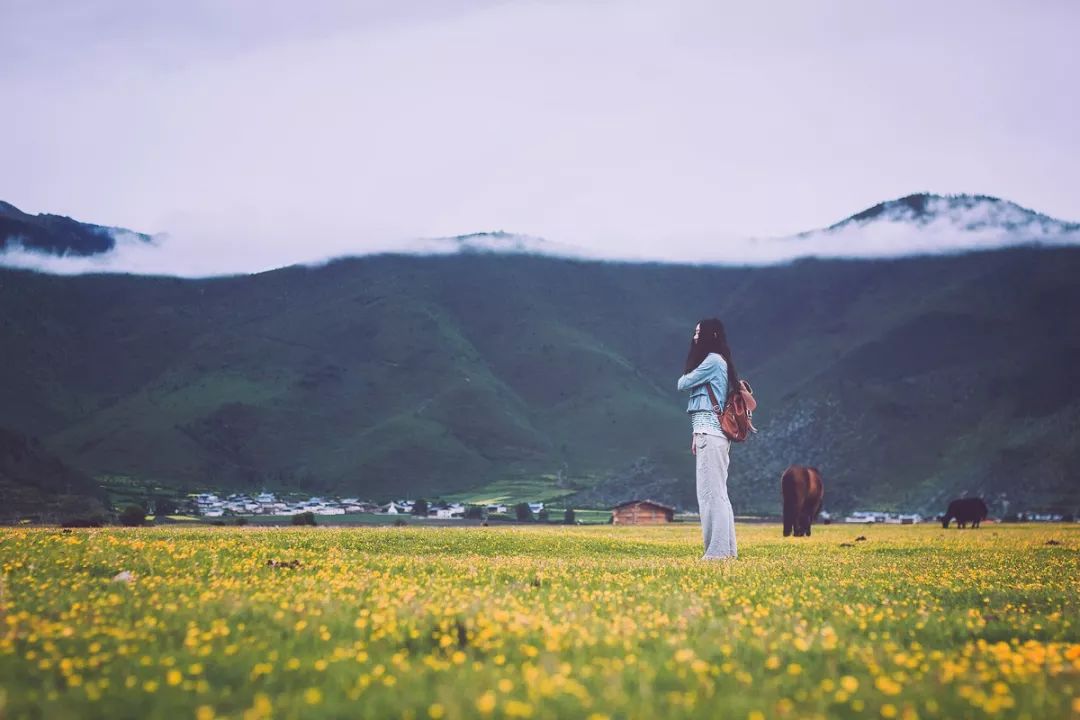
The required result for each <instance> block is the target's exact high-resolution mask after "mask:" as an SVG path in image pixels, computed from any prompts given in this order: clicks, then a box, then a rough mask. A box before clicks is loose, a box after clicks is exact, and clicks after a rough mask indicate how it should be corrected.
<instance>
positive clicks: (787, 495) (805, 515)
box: [780, 465, 825, 537]
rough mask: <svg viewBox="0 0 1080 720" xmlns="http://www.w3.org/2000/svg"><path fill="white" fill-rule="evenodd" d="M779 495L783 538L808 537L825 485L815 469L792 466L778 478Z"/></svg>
mask: <svg viewBox="0 0 1080 720" xmlns="http://www.w3.org/2000/svg"><path fill="white" fill-rule="evenodd" d="M780 494H781V495H782V496H783V498H784V537H787V536H789V535H791V533H792V531H794V533H795V537H802V536H803V535H810V525H811V524H812V523H813V522H814V518H815V517H817V514H818V511H819V510H821V501H822V499H823V498H824V497H825V483H823V482H822V480H821V473H820V472H818V469H817V468H812V467H806V466H804V465H792V466H791V467H789V468H788V469H787V470H785V471H784V474H783V475H782V476H781V477H780Z"/></svg>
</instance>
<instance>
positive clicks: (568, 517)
mask: <svg viewBox="0 0 1080 720" xmlns="http://www.w3.org/2000/svg"><path fill="white" fill-rule="evenodd" d="M562 521H563V522H564V523H565V524H567V525H574V524H575V523H577V517H576V516H575V515H574V508H569V507H568V508H566V512H564V513H563V516H562Z"/></svg>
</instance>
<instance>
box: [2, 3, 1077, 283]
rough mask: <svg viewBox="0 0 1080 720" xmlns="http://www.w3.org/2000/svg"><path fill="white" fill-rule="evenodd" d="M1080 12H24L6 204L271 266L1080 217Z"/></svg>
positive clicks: (6, 115) (170, 7)
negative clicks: (468, 236)
mask: <svg viewBox="0 0 1080 720" xmlns="http://www.w3.org/2000/svg"><path fill="white" fill-rule="evenodd" d="M1078 30H1080V2H1075V1H1073V0H1060V1H1053V0H1044V1H1039V0H1034V1H1030V2H1020V1H1017V2H993V1H990V2H986V1H984V2H967V1H956V2H953V1H946V2H941V1H940V0H939V1H937V2H925V1H921V0H920V1H917V2H904V3H894V2H868V1H867V0H831V1H825V0H790V1H789V2H769V1H764V2H739V3H735V2H732V3H724V2H715V1H713V2H678V1H677V0H664V1H661V2H617V1H614V0H612V1H610V2H555V1H549V2H526V1H522V2H459V3H448V2H438V1H434V0H427V1H419V0H417V1H412V0H386V1H385V2H366V3H365V2H346V1H344V0H341V1H337V2H309V3H281V2H273V1H268V0H227V1H222V0H186V1H185V2H173V1H172V0H168V1H165V2H161V1H158V2H151V1H148V0H101V1H97V2H95V1H94V0H55V1H51V2H50V1H47V0H46V1H42V0H0V97H2V98H3V100H4V108H3V110H2V112H0V137H2V138H3V148H4V151H3V161H2V162H0V200H5V201H7V202H10V203H12V204H14V205H16V206H18V207H20V208H21V209H23V210H24V211H27V212H32V213H38V212H53V213H59V214H65V215H70V216H72V217H75V218H76V219H79V220H83V221H87V222H96V223H101V224H107V225H118V226H124V227H128V228H131V229H134V230H138V231H142V232H148V233H157V232H167V233H169V236H170V237H169V239H168V243H170V248H171V250H172V253H173V254H174V255H176V256H177V257H178V258H182V257H183V256H184V255H185V254H187V255H192V256H194V255H199V254H203V253H207V252H211V253H217V254H219V255H221V256H222V257H227V258H231V261H232V262H233V263H234V264H235V263H240V264H242V263H243V262H244V261H245V259H246V258H250V259H251V261H252V263H253V266H261V265H267V264H274V263H285V262H294V261H297V260H303V259H313V258H318V257H327V256H331V255H339V254H347V253H362V252H365V251H370V250H374V249H385V248H388V247H394V246H395V244H396V243H404V242H411V241H414V240H415V239H417V238H437V237H443V236H450V235H458V234H464V233H471V232H479V231H487V230H499V229H502V230H506V231H510V232H515V233H524V234H527V235H530V236H537V237H542V238H545V239H547V240H549V241H551V242H553V243H559V244H565V245H568V246H573V247H579V248H587V249H588V250H589V251H590V252H591V253H592V254H597V255H601V256H602V255H604V254H605V253H607V252H609V251H610V252H611V254H615V255H626V254H628V253H629V254H634V253H635V252H640V253H641V254H645V255H649V256H664V255H665V253H668V252H670V253H671V254H672V255H673V256H678V255H680V254H682V255H685V254H686V253H687V251H688V249H696V248H701V247H705V246H707V247H708V248H709V250H710V252H709V253H708V254H709V256H721V257H722V256H723V254H724V248H725V247H728V246H729V244H731V243H737V242H739V241H740V239H741V238H744V237H746V236H756V237H771V236H782V235H790V234H793V233H797V232H800V231H804V230H809V229H813V228H817V227H821V226H824V225H828V224H830V223H833V222H835V221H837V220H840V219H842V218H844V217H846V216H847V215H850V214H852V213H853V212H856V211H858V210H861V209H863V208H865V207H867V206H870V205H873V204H875V203H877V202H880V201H882V200H887V199H891V198H896V197H900V196H902V195H907V194H909V193H912V192H919V191H930V192H937V193H983V194H989V195H995V196H999V197H1003V198H1007V199H1009V200H1013V201H1015V202H1018V203H1020V204H1021V205H1025V206H1027V207H1031V208H1034V209H1036V210H1038V211H1040V212H1043V213H1046V214H1048V215H1051V216H1054V217H1058V218H1062V219H1065V220H1080V133H1078V132H1077V131H1076V127H1077V126H1078V125H1080V91H1078V90H1077V87H1078V82H1077V78H1078V77H1080V50H1078V49H1077V48H1078V46H1080V44H1078V43H1077V42H1076V38H1077V34H1078Z"/></svg>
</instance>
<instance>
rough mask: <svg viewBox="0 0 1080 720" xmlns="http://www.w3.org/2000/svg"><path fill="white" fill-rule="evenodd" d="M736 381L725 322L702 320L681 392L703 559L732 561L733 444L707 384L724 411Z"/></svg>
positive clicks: (691, 347)
mask: <svg viewBox="0 0 1080 720" xmlns="http://www.w3.org/2000/svg"><path fill="white" fill-rule="evenodd" d="M729 382H730V383H732V384H733V385H734V384H736V383H738V377H737V376H736V374H735V365H734V363H732V361H731V349H730V348H728V343H727V334H726V333H725V332H724V324H723V323H721V322H720V321H719V320H717V319H716V318H710V319H708V320H702V321H701V322H699V323H698V324H697V327H695V328H694V339H693V340H692V341H691V343H690V352H689V354H688V355H687V356H686V370H685V374H684V375H683V376H682V377H680V378H679V383H678V388H679V390H689V391H690V404H689V405H687V407H686V412H687V413H689V414H690V424H691V427H692V428H693V436H692V437H691V439H690V452H691V454H693V455H694V456H695V457H696V458H697V496H698V512H699V513H700V515H701V532H702V535H703V536H704V540H705V554H704V555H703V556H702V559H703V560H707V559H714V558H716V559H722V558H733V557H736V555H737V554H738V553H737V551H736V548H735V513H734V512H732V510H731V501H730V500H728V494H727V475H728V450H729V449H730V447H731V443H730V441H729V440H728V438H727V436H726V435H724V431H723V430H721V429H720V420H719V418H717V417H716V413H715V412H714V411H713V408H712V401H711V400H710V399H709V392H708V390H707V386H708V385H711V386H712V390H713V393H714V394H715V396H716V400H717V402H719V403H720V405H721V407H723V403H724V400H725V399H726V398H727V389H728V383H729Z"/></svg>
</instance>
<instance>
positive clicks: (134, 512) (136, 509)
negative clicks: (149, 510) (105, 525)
mask: <svg viewBox="0 0 1080 720" xmlns="http://www.w3.org/2000/svg"><path fill="white" fill-rule="evenodd" d="M117 520H118V521H119V523H120V524H121V525H123V526H125V527H138V526H140V525H142V524H143V523H145V522H146V508H144V507H143V506H142V505H135V504H134V503H132V504H131V505H128V506H126V507H125V508H124V509H123V510H121V511H120V515H119V517H117Z"/></svg>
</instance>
